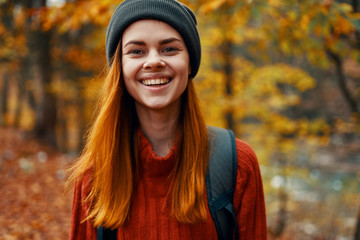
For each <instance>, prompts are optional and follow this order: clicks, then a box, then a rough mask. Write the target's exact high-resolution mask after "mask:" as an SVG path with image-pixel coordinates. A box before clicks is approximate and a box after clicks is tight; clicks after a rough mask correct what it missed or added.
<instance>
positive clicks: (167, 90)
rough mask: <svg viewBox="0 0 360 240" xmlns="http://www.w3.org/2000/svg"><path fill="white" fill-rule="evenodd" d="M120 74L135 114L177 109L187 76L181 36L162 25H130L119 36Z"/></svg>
mask: <svg viewBox="0 0 360 240" xmlns="http://www.w3.org/2000/svg"><path fill="white" fill-rule="evenodd" d="M122 74H123V78H124V82H125V86H126V89H127V91H128V92H129V94H130V95H131V96H132V97H133V98H134V99H135V102H136V107H137V110H139V108H145V109H153V110H160V109H165V108H167V107H170V108H172V107H179V106H180V105H179V103H180V96H181V94H182V93H183V92H184V90H185V89H186V86H187V83H188V76H189V74H190V64H189V54H188V51H187V48H186V45H185V43H184V41H183V39H182V37H181V35H180V34H179V33H178V32H177V31H176V30H175V29H174V28H172V27H171V26H170V25H168V24H166V23H164V22H160V21H156V20H140V21H137V22H134V23H133V24H131V25H130V26H129V27H128V28H127V29H126V30H125V31H124V33H123V36H122ZM176 104H178V105H176Z"/></svg>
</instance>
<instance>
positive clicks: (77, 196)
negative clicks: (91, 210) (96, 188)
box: [69, 171, 96, 240]
mask: <svg viewBox="0 0 360 240" xmlns="http://www.w3.org/2000/svg"><path fill="white" fill-rule="evenodd" d="M90 173H91V172H90V171H87V172H86V173H85V176H84V177H83V178H82V179H81V181H79V182H77V183H76V184H75V188H74V195H73V202H72V212H71V229H70V238H69V239H70V240H80V239H87V240H96V228H94V227H93V226H92V224H91V222H90V221H85V222H83V220H84V219H85V218H86V216H87V209H88V205H87V204H86V203H84V199H85V198H86V196H87V194H88V193H89V190H90V184H89V183H90Z"/></svg>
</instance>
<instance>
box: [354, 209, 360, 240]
mask: <svg viewBox="0 0 360 240" xmlns="http://www.w3.org/2000/svg"><path fill="white" fill-rule="evenodd" d="M354 240H360V209H359V212H358V216H357V224H356V229H355V236H354Z"/></svg>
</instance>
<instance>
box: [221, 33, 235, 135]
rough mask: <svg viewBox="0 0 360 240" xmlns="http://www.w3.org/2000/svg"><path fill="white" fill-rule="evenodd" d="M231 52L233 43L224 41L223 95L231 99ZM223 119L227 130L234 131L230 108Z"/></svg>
mask: <svg viewBox="0 0 360 240" xmlns="http://www.w3.org/2000/svg"><path fill="white" fill-rule="evenodd" d="M232 52H233V43H232V42H231V41H230V40H228V39H227V40H226V41H225V43H224V50H223V54H224V72H225V79H226V80H225V94H226V97H228V98H230V99H231V98H232V96H233V92H232V83H233V73H234V69H233V65H232V62H233V61H232V60H233V56H232ZM225 119H226V123H227V128H229V129H232V130H234V116H233V110H232V108H230V109H229V110H228V112H226V114H225Z"/></svg>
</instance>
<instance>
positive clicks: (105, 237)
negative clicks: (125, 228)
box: [96, 225, 117, 240]
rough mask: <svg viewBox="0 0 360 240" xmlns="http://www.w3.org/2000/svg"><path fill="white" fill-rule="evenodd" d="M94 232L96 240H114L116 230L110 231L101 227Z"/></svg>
mask: <svg viewBox="0 0 360 240" xmlns="http://www.w3.org/2000/svg"><path fill="white" fill-rule="evenodd" d="M96 231H97V232H96V237H97V240H116V235H117V229H114V230H111V229H109V228H104V227H103V225H101V226H100V227H99V228H98V229H97V230H96Z"/></svg>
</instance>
